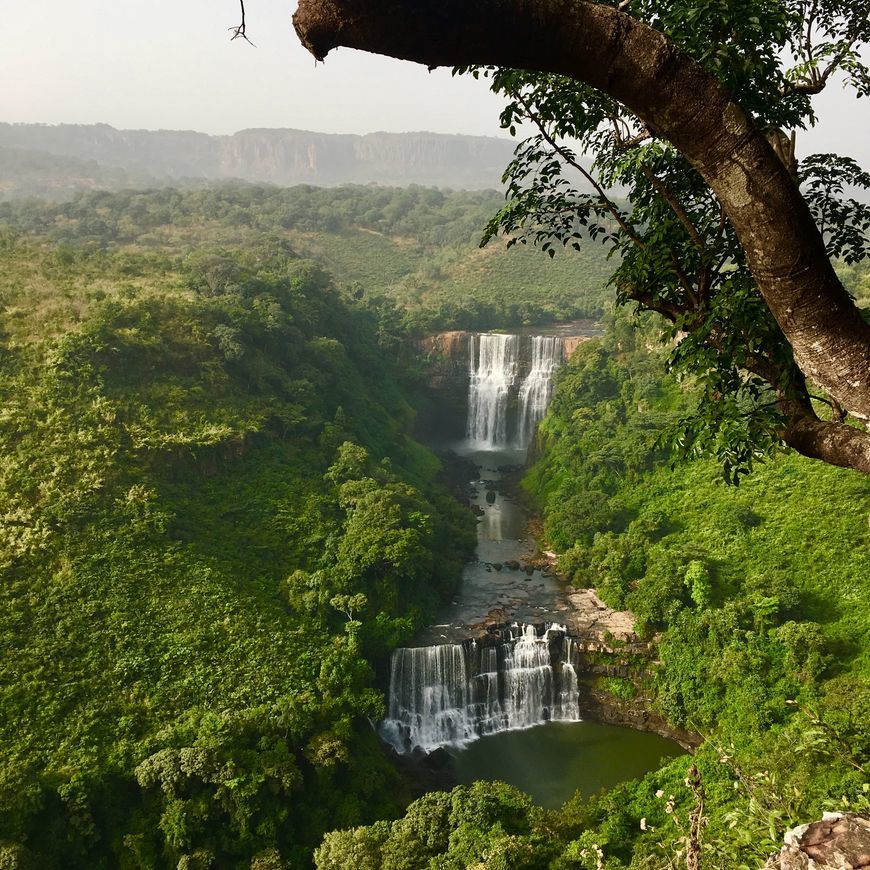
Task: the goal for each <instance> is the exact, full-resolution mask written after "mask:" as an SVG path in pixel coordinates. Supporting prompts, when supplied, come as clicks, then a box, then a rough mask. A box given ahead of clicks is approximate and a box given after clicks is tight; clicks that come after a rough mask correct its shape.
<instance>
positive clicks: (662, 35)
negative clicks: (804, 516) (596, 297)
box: [294, 0, 870, 479]
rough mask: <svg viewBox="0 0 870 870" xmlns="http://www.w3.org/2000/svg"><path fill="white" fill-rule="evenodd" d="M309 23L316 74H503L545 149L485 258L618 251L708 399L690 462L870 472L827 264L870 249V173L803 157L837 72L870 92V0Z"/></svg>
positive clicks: (381, 13) (319, 11)
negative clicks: (804, 459) (377, 62)
mask: <svg viewBox="0 0 870 870" xmlns="http://www.w3.org/2000/svg"><path fill="white" fill-rule="evenodd" d="M294 23H295V26H296V30H297V32H298V34H299V36H300V38H301V40H302V42H303V43H304V44H305V45H306V46H307V47H308V48H309V49H310V50H311V51H312V53H313V54H314V55H315V56H316V57H318V58H323V57H325V56H326V54H327V53H328V52H329V51H330V50H332V49H333V48H336V47H338V46H347V47H352V48H359V49H364V50H368V51H374V52H378V53H382V54H387V55H391V56H394V57H399V58H403V59H408V60H414V61H417V62H421V63H426V64H428V65H430V66H438V65H452V66H454V67H455V68H456V69H457V71H459V72H471V73H472V74H474V75H477V76H486V77H489V79H490V81H491V84H492V87H493V88H494V89H495V90H496V91H497V92H499V93H501V94H503V95H504V96H505V98H506V100H507V104H506V107H505V110H504V112H503V115H502V123H503V125H504V126H505V127H506V128H508V129H510V130H511V132H515V131H516V129H517V128H518V127H519V126H520V125H521V124H524V125H528V124H530V125H531V126H532V128H533V130H534V132H533V134H532V135H531V136H530V137H529V138H527V139H526V140H525V141H524V142H523V143H522V144H520V146H519V147H518V149H517V152H516V156H515V159H514V160H513V161H512V163H511V164H510V165H509V166H508V168H507V171H506V174H505V180H506V182H507V203H506V205H505V206H504V208H503V209H501V210H500V211H499V213H498V214H497V215H496V216H495V217H494V219H493V220H492V221H491V222H490V224H489V226H488V227H487V229H486V233H485V236H484V241H487V240H488V239H490V238H492V237H493V236H494V235H496V234H498V233H506V234H507V236H508V244H514V243H516V242H522V243H526V242H529V241H531V242H533V243H537V244H539V245H540V246H541V247H542V248H544V249H545V250H547V251H548V252H549V253H550V255H551V256H552V255H553V254H554V253H555V251H556V250H557V249H558V248H560V247H563V246H570V245H573V244H575V243H576V242H577V240H578V239H579V238H581V237H582V236H584V235H587V234H588V235H591V236H593V237H595V238H599V239H600V240H601V241H603V242H604V243H605V244H607V245H609V246H610V247H611V249H612V250H613V252H614V253H616V254H618V255H619V265H618V267H617V268H616V269H615V271H614V274H613V276H612V279H611V281H612V283H613V285H614V286H615V288H616V291H617V294H618V298H619V299H620V301H622V302H632V303H635V304H637V305H638V306H639V307H641V308H644V309H649V310H653V311H656V312H658V313H659V314H661V315H663V316H664V317H665V318H666V319H667V320H668V321H669V322H670V324H671V335H672V338H673V339H674V340H675V341H674V351H673V354H672V358H671V365H672V366H673V367H674V368H676V369H677V370H679V371H681V372H683V373H684V374H686V375H689V376H692V377H694V378H697V379H699V380H700V381H701V382H702V383H703V385H704V390H703V394H702V399H701V401H700V402H699V404H698V407H697V409H696V410H695V412H694V413H692V414H690V415H688V416H687V418H686V419H685V421H684V425H682V426H681V427H680V428H679V430H678V431H676V432H675V433H674V441H675V443H676V444H677V445H678V446H679V447H680V448H681V449H683V450H685V451H687V452H690V451H698V450H709V449H712V450H713V451H714V452H716V453H717V454H718V455H719V458H720V460H721V461H722V463H723V465H724V467H725V470H726V473H727V474H728V476H729V477H730V478H731V479H739V476H740V475H741V474H743V473H745V472H746V471H748V470H749V468H751V466H752V463H753V461H754V460H755V459H756V458H758V457H759V456H760V455H764V454H765V453H767V452H769V451H771V450H772V449H774V448H775V447H776V446H777V445H779V444H781V443H782V442H785V443H787V444H789V445H790V446H792V447H794V448H795V449H797V450H799V451H800V452H802V453H804V454H806V455H808V456H812V457H815V458H819V459H823V460H824V461H827V462H830V463H834V464H837V465H843V466H847V467H851V468H855V469H859V470H862V471H864V472H870V434H868V432H867V429H866V422H867V420H868V418H870V325H868V323H867V321H866V318H865V316H864V315H863V314H862V312H861V311H860V310H859V309H858V308H857V307H856V305H855V304H854V301H853V300H852V299H851V297H850V296H849V294H848V293H847V292H846V290H845V289H844V287H843V285H842V284H841V282H840V280H839V279H838V278H837V276H836V274H835V273H834V270H833V267H832V263H831V261H832V258H837V257H841V258H843V259H845V260H846V261H847V262H848V263H856V262H860V261H861V260H863V259H864V258H865V257H866V256H867V254H868V252H870V242H868V236H867V230H868V228H870V210H868V208H867V207H866V205H864V204H862V203H861V202H860V201H859V200H857V199H854V198H852V197H851V196H850V194H849V191H851V190H853V189H854V188H864V189H866V188H867V187H868V186H870V176H868V175H867V173H865V172H864V171H863V170H862V169H861V168H860V167H859V166H858V165H857V164H855V163H854V161H851V160H849V159H848V158H843V157H839V156H837V155H832V154H828V155H814V156H812V157H809V158H807V159H805V160H803V161H802V162H801V164H800V165H797V163H796V161H795V158H794V131H798V130H802V129H805V128H806V127H808V126H809V125H811V124H813V123H815V121H816V117H815V114H814V110H813V105H812V97H813V96H814V95H816V94H818V93H820V92H821V91H822V90H823V89H824V88H825V87H826V86H827V85H828V84H829V83H830V82H831V81H832V80H833V79H834V78H835V77H837V76H839V77H841V78H843V79H844V80H845V83H846V85H847V86H848V87H850V88H852V89H853V91H854V93H855V94H856V95H857V96H858V97H864V96H866V95H867V93H868V91H870V74H868V69H867V66H866V65H865V64H864V63H863V62H862V60H861V54H860V48H861V46H862V45H863V44H864V43H866V42H867V41H868V39H870V4H868V2H866V0H862V2H857V3H853V2H842V0H807V2H804V0H703V2H697V0H692V2H685V0H684V2H678V3H671V2H667V3H666V2H661V0H629V2H622V3H620V4H619V5H618V7H616V6H613V5H607V4H602V3H592V2H587V0H580V2H569V0H535V2H530V0H481V2H476V3H474V4H468V3H463V2H459V0H446V2H445V0H437V2H436V0H426V2H420V0H415V2H413V3H411V2H407V3H396V2H389V3H387V2H384V0H302V2H301V3H300V4H299V9H298V10H297V12H296V14H295V16H294ZM785 131H792V134H791V135H789V134H788V133H787V132H785ZM582 152H585V153H586V154H587V155H591V156H592V158H593V163H592V167H591V169H590V168H588V167H587V165H586V164H584V163H583V162H581V161H580V159H578V154H580V153H582ZM577 175H580V176H583V177H585V180H586V181H587V182H588V183H590V184H591V185H592V186H593V190H594V192H593V193H591V194H590V193H584V192H581V191H580V190H578V186H577V184H576V183H575V179H576V176H577ZM614 189H615V190H620V189H624V190H627V193H628V199H627V202H623V201H620V200H618V199H616V198H614V196H613V195H612V193H611V192H612V191H613V190H614Z"/></svg>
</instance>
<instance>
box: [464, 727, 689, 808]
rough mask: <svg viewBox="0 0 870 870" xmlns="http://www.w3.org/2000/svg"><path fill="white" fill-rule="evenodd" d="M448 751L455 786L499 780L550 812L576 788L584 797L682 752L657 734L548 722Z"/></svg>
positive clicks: (677, 746) (682, 752) (632, 777)
mask: <svg viewBox="0 0 870 870" xmlns="http://www.w3.org/2000/svg"><path fill="white" fill-rule="evenodd" d="M451 753H452V754H453V765H454V771H455V774H456V778H457V779H458V781H459V782H460V783H464V784H469V783H472V782H475V781H476V780H480V779H491V780H492V779H498V780H501V781H502V782H507V783H510V784H511V785H515V786H516V787H517V788H519V789H522V791H524V792H526V793H527V794H529V795H531V796H532V798H533V799H534V801H535V803H536V804H538V805H539V806H542V807H547V808H555V807H559V806H561V805H562V804H563V803H565V801H566V800H568V798H570V797H571V796H572V795H573V794H574V792H575V791H577V790H578V789H579V790H580V792H582V794H583V795H584V796H587V797H588V796H589V795H593V794H595V793H596V792H598V791H600V790H601V789H603V788H611V787H613V786H614V785H617V784H618V783H620V782H624V781H625V780H627V779H635V778H636V777H640V776H643V775H644V774H645V773H647V772H649V771H650V770H655V769H656V768H658V767H660V766H661V765H662V763H663V762H664V761H667V760H669V759H671V758H675V757H676V756H678V755H683V754H684V750H683V749H682V748H681V747H680V746H679V744H677V743H674V742H673V741H671V740H667V739H665V738H664V737H659V735H658V734H648V733H646V732H642V731H634V730H632V729H631V728H619V727H617V726H615V725H599V724H597V723H595V722H550V723H548V724H546V725H539V726H537V727H535V728H529V729H527V730H525V731H504V732H502V733H501V734H493V735H491V736H489V737H483V738H481V739H480V740H476V741H475V742H474V743H470V744H469V745H468V746H467V747H466V748H464V749H461V750H451Z"/></svg>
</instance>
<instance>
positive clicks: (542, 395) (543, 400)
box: [517, 335, 562, 447]
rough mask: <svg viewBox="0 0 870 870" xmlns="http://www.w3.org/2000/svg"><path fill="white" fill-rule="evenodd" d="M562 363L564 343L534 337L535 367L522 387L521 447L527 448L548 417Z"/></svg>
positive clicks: (519, 426) (533, 359)
mask: <svg viewBox="0 0 870 870" xmlns="http://www.w3.org/2000/svg"><path fill="white" fill-rule="evenodd" d="M561 362H562V339H561V338H558V337H556V336H555V335H534V336H532V367H531V368H530V369H529V373H528V375H527V376H526V379H525V380H524V381H523V383H522V386H520V394H519V413H518V418H517V443H518V444H519V446H520V447H527V446H528V445H529V444H530V443H531V440H532V437H533V436H534V434H535V427H536V426H537V425H538V423H539V422H540V421H541V420H542V419H543V417H544V414H546V413H547V405H549V404H550V397H551V396H552V393H553V372H554V371H555V370H556V367H557V366H558V365H559V364H560V363H561Z"/></svg>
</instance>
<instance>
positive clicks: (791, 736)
mask: <svg viewBox="0 0 870 870" xmlns="http://www.w3.org/2000/svg"><path fill="white" fill-rule="evenodd" d="M495 198H496V197H495V194H490V193H479V194H478V193H471V194H469V193H449V192H447V193H445V192H439V191H433V190H426V189H423V188H412V189H410V190H407V191H402V190H392V189H379V188H362V187H355V188H336V189H331V190H317V189H315V188H294V189H292V190H278V189H272V188H255V187H246V186H230V187H221V188H217V189H214V190H203V191H191V192H178V191H172V190H160V191H150V192H149V191H145V192H123V193H117V194H102V193H101V194H92V195H88V196H85V197H82V198H80V199H78V200H76V201H74V202H71V203H65V204H51V205H47V204H41V203H35V202H33V203H16V204H7V205H3V206H0V219H2V221H3V223H2V229H0V254H2V258H3V259H2V264H3V265H2V267H0V299H2V323H0V328H2V336H3V353H2V357H0V389H2V396H3V415H2V423H0V439H2V444H3V452H4V456H5V461H4V463H3V470H2V479H0V493H2V496H0V497H2V502H3V509H2V523H0V534H2V542H0V557H2V559H3V571H4V585H3V591H2V595H3V602H2V607H0V632H2V639H3V647H4V650H5V651H6V655H5V656H4V657H3V660H2V665H0V693H2V694H0V709H2V712H3V715H2V720H0V721H2V726H0V727H2V748H0V753H2V756H0V867H2V868H6V867H9V868H42V867H87V868H92V867H107V868H108V867H124V868H144V867H183V868H191V870H192V868H200V867H202V868H205V867H252V868H258V870H267V868H268V870H272V868H286V867H294V868H295V867H306V866H310V863H311V860H312V855H313V854H316V862H317V866H318V867H320V868H350V867H354V868H372V870H375V868H380V867H389V868H395V870H400V868H401V870H404V868H414V867H443V868H453V867H456V868H462V867H468V866H486V867H492V868H524V867H528V868H538V867H541V868H543V867H554V868H586V867H588V868H598V867H606V868H620V867H636V868H640V867H665V866H668V864H667V862H668V861H669V860H674V855H675V853H677V852H678V851H679V849H680V848H683V847H684V846H683V845H681V844H682V843H683V838H684V836H685V833H686V825H687V823H688V817H689V814H690V813H691V811H692V810H693V808H695V807H696V806H697V802H698V793H699V789H700V788H703V790H704V793H705V804H704V817H705V819H706V821H707V823H708V824H707V826H706V828H705V829H704V843H705V848H706V849H707V850H708V852H707V857H708V859H709V862H710V863H709V866H711V867H717V868H718V867H722V868H731V867H741V866H746V867H755V866H758V864H759V863H760V862H761V861H762V860H763V859H764V858H765V857H766V856H767V855H768V854H769V853H770V852H771V851H773V850H774V849H775V848H776V847H777V845H778V843H779V841H780V840H781V836H782V832H783V830H784V829H785V828H786V827H788V826H789V825H790V824H792V823H797V822H802V821H806V820H808V819H810V818H815V817H817V816H818V815H819V814H820V813H821V812H822V811H823V810H825V809H833V808H852V809H859V810H863V811H866V810H868V809H870V803H868V800H870V797H868V789H867V775H866V764H867V758H868V755H870V731H868V725H867V723H868V722H870V693H868V688H867V687H868V677H870V645H868V640H867V638H868V636H870V634H868V631H870V622H868V615H867V610H866V607H865V606H864V602H866V600H867V596H868V593H870V589H868V585H870V558H868V552H870V551H868V540H867V535H868V525H867V519H868V517H867V505H868V504H870V485H868V483H867V482H866V480H865V479H864V478H863V477H861V476H860V475H857V474H855V473H854V472H849V471H844V470H838V469H835V468H833V467H831V466H827V465H824V464H821V463H818V462H812V461H809V460H805V459H802V458H800V457H798V456H797V455H796V454H793V453H786V452H775V453H773V454H772V455H769V456H766V457H762V458H763V459H764V461H763V462H761V463H759V464H757V465H756V468H755V470H754V472H753V473H752V474H751V475H750V476H749V477H748V478H746V479H745V480H744V481H743V482H742V483H741V485H740V486H739V487H737V488H735V487H733V486H727V485H726V484H725V482H724V481H723V479H722V473H721V468H720V467H719V465H717V464H715V463H713V462H711V461H709V460H707V459H703V458H696V459H691V458H690V460H689V461H684V462H680V463H679V464H677V465H676V466H675V467H673V468H672V465H674V460H675V458H676V457H675V454H673V453H672V452H671V450H670V447H671V446H672V443H673V437H672V436H673V433H674V432H675V431H679V430H680V421H681V420H683V419H685V418H687V417H690V416H691V414H692V411H693V409H694V407H695V406H696V404H697V402H698V399H699V396H700V395H702V394H701V392H700V391H699V388H698V386H697V384H696V383H695V381H694V380H693V379H692V378H685V377H684V378H682V379H681V380H678V379H677V377H676V376H675V375H674V374H667V373H666V368H667V366H666V358H667V354H668V352H669V348H668V347H666V346H663V344H662V340H661V336H660V334H659V332H658V330H657V328H656V326H655V324H652V323H649V322H646V321H644V322H642V323H641V326H640V328H639V329H638V328H636V326H637V325H636V324H634V323H633V322H632V320H631V318H630V316H629V315H628V314H627V313H622V314H618V315H617V314H613V313H612V312H611V313H607V314H606V315H605V312H606V311H608V310H609V309H610V305H609V303H608V298H609V296H610V291H608V290H607V288H606V287H605V283H606V280H605V277H604V276H605V275H606V272H607V268H608V267H607V263H606V262H605V261H604V259H603V256H602V252H601V250H600V249H598V248H596V247H594V246H593V245H592V244H591V243H588V244H587V243H584V246H583V247H582V249H581V251H580V252H578V253H576V254H569V253H564V254H563V253H560V254H559V255H558V256H557V257H556V258H555V259H554V260H553V261H550V260H549V258H546V257H543V256H541V255H540V253H537V254H535V253H532V252H526V251H524V250H523V249H518V248H512V249H511V250H510V251H507V252H506V251H504V250H503V249H501V248H500V247H498V246H490V249H487V250H485V251H484V252H483V253H481V252H480V251H479V250H478V248H477V237H478V235H479V233H480V227H481V225H482V223H483V222H484V217H485V216H486V214H487V213H488V212H489V211H490V210H491V209H492V207H493V201H494V199H495ZM330 272H332V273H333V274H334V276H335V277H334V278H333V277H331V276H330V274H329V273H330ZM578 273H579V274H582V275H583V281H584V282H587V288H578V287H577V286H576V283H575V282H576V275H577V274H578ZM842 274H843V277H844V279H845V280H846V281H847V283H848V285H849V287H850V289H851V290H852V292H853V294H854V295H856V296H857V297H858V298H859V299H861V300H863V303H864V304H866V303H867V301H868V297H870V272H868V271H867V270H866V269H864V268H862V267H861V266H860V265H853V266H844V267H843V269H842ZM507 276H510V280H508V279H507ZM581 290H584V292H578V291H581ZM586 290H588V292H585V291H586ZM581 314H585V315H602V316H604V317H605V320H606V322H607V331H606V334H605V335H604V336H603V337H602V338H601V339H600V340H596V341H592V342H589V343H587V344H585V345H583V346H581V348H580V349H579V350H578V351H577V353H576V354H575V356H574V358H573V359H572V360H571V362H570V364H569V365H568V366H566V367H565V368H564V370H563V371H562V372H561V374H560V376H559V382H558V387H557V390H556V393H555V396H554V399H553V403H552V405H551V409H550V413H549V415H548V417H547V418H546V420H545V421H544V423H543V424H542V426H541V429H540V432H539V436H538V440H537V443H536V447H535V463H534V465H533V466H532V467H531V469H530V471H529V473H528V475H527V477H526V479H525V482H524V485H525V488H526V490H527V492H528V497H529V499H530V501H531V502H532V503H533V504H534V505H535V506H536V508H537V509H538V511H539V512H540V513H541V515H542V517H543V519H544V526H545V536H546V543H547V544H548V545H549V546H550V547H552V548H553V549H554V550H556V551H557V552H558V553H559V554H560V569H561V571H562V572H563V573H564V574H565V575H566V577H568V578H569V579H571V580H572V581H573V582H574V583H575V584H576V585H578V586H594V587H596V588H597V589H598V591H599V593H600V594H601V596H602V597H603V598H604V600H605V601H606V602H607V603H608V604H610V605H612V606H613V607H618V608H623V607H624V608H628V609H630V610H631V611H632V612H633V613H634V614H635V615H636V617H637V629H638V631H639V632H640V633H641V634H642V635H643V636H644V637H645V638H648V639H650V640H652V641H653V642H655V643H656V648H657V662H658V663H657V664H656V665H655V666H653V667H650V666H649V664H648V663H646V662H639V663H637V664H636V666H633V670H632V674H631V678H630V679H629V678H607V679H602V680H601V681H600V687H601V688H603V689H605V690H607V691H609V692H611V693H612V694H613V695H614V697H615V698H617V699H618V698H630V697H632V696H634V695H637V694H642V695H643V696H644V697H648V698H649V699H650V707H651V709H653V710H655V711H657V712H659V713H660V714H661V715H662V716H663V717H664V718H665V719H667V720H668V721H669V722H670V723H671V724H673V725H674V726H678V727H683V728H686V729H689V730H692V731H696V732H698V733H699V734H701V735H702V736H703V737H705V738H706V742H705V743H704V744H703V745H702V746H701V748H700V749H699V750H698V751H697V753H696V754H695V755H694V757H692V758H689V757H684V758H680V759H677V760H676V761H673V762H671V763H669V764H668V765H666V766H665V767H663V768H662V769H661V770H659V771H656V772H654V773H652V774H650V775H648V776H647V777H646V778H645V779H644V780H642V781H639V782H632V783H627V784H625V785H622V786H619V787H617V788H616V789H614V790H612V791H611V792H609V793H607V794H604V795H580V794H578V795H577V796H576V797H575V798H574V799H573V800H572V801H570V802H569V803H568V804H567V805H566V806H565V807H564V808H563V809H562V810H559V811H544V810H542V809H539V808H537V807H535V806H533V805H532V802H531V800H530V799H529V798H528V797H527V796H524V795H522V794H521V793H520V792H518V791H517V790H516V789H514V788H512V787H509V786H504V785H498V786H493V785H491V784H483V783H481V784H477V785H474V786H470V787H467V786H463V787H459V788H457V789H455V790H454V791H452V792H444V793H433V794H429V795H426V796H425V797H424V798H422V799H420V800H418V801H417V802H415V803H413V804H411V806H410V808H408V807H407V803H408V799H407V794H406V786H405V784H404V783H403V782H402V781H401V780H400V779H399V777H398V775H397V774H396V772H395V770H394V768H393V767H392V766H391V765H390V764H389V763H388V762H387V761H386V759H385V756H384V755H383V752H382V750H381V749H380V748H379V745H378V741H377V739H376V737H375V735H374V732H373V730H372V729H371V727H370V720H374V719H377V718H378V717H379V716H380V715H381V714H382V710H383V685H384V676H385V675H384V673H383V667H384V664H385V662H386V659H387V654H388V652H389V650H390V649H392V648H393V647H395V646H396V645H398V644H401V643H404V642H406V641H407V640H408V639H410V638H411V637H412V635H413V634H414V632H415V630H416V629H417V628H419V627H420V626H421V625H423V624H425V623H426V622H427V621H428V620H429V619H430V618H431V615H432V613H433V610H434V607H435V605H436V604H437V603H438V601H439V600H440V599H441V598H443V597H444V596H447V595H450V594H451V593H452V592H453V591H454V590H455V586H456V583H457V582H458V578H459V572H460V567H461V565H462V563H463V562H464V561H465V560H466V559H467V558H468V556H469V554H470V553H471V551H472V549H473V546H474V521H473V517H472V515H471V514H470V512H468V511H466V510H465V509H464V508H462V507H460V506H459V504H458V503H457V502H456V501H455V499H454V498H453V496H452V495H451V494H450V493H449V492H448V489H447V488H446V486H445V481H444V476H443V472H442V469H441V467H440V465H439V461H438V460H437V459H436V457H435V456H434V455H433V454H431V453H430V452H429V451H428V450H427V449H426V448H424V447H423V446H421V445H420V444H419V443H417V442H416V441H414V440H413V439H412V438H411V437H410V435H409V433H410V432H411V431H412V427H413V421H414V408H413V403H414V401H415V398H416V397H417V391H418V388H419V381H418V374H419V371H420V365H421V362H420V360H418V359H416V358H415V356H414V355H413V352H412V351H411V343H410V342H409V341H408V339H409V337H411V336H413V335H416V334H419V333H420V332H421V331H425V330H427V329H434V328H437V329H449V328H455V327H466V328H475V327H485V328H492V327H497V326H510V325H521V324H529V323H538V322H542V321H545V320H548V319H552V318H566V317H573V316H578V315H581ZM22 726H24V727H22ZM692 763H694V764H696V765H697V769H698V771H699V776H700V783H701V785H700V786H699V785H698V784H697V781H696V780H695V779H694V773H690V770H689V768H690V765H691V764H692ZM330 831H334V833H328V832H330ZM324 835H327V836H326V838H325V839H323V837H324ZM318 847H319V849H318ZM315 849H318V851H317V852H316V853H315V851H314V850H315Z"/></svg>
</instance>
